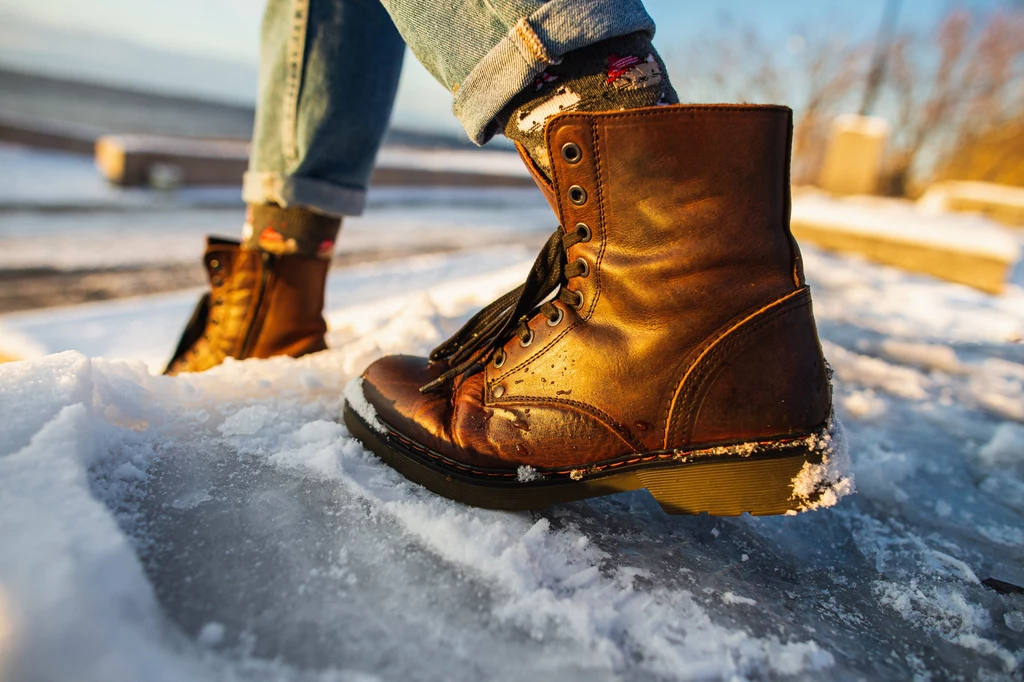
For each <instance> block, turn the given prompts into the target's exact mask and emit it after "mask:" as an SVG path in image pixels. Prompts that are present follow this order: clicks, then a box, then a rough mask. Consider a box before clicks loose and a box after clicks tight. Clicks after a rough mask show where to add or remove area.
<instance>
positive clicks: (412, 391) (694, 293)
mask: <svg viewBox="0 0 1024 682" xmlns="http://www.w3.org/2000/svg"><path fill="white" fill-rule="evenodd" d="M791 131H792V112H791V111H790V110H789V109H788V108H785V107H774V106H724V105H720V106H660V107H651V108H647V109H638V110H632V111H623V112H605V113H578V112H572V113H566V114H562V115H559V116H556V117H554V118H552V119H551V120H550V121H549V123H548V126H547V131H546V142H547V148H548V152H549V155H550V158H551V159H552V167H553V177H554V180H553V182H552V183H548V182H547V181H545V180H544V179H543V178H542V177H541V176H539V175H538V174H537V173H536V172H535V171H536V169H533V170H534V174H535V176H536V179H537V181H538V184H539V185H540V186H541V189H542V190H544V192H545V195H546V196H547V198H548V200H549V202H550V203H551V205H552V207H553V208H554V210H555V212H556V213H557V214H558V217H559V220H560V223H561V225H562V227H561V228H559V230H558V231H557V232H556V233H555V234H554V235H552V238H551V239H550V240H549V241H548V245H547V247H546V248H545V251H544V253H542V254H541V256H540V257H539V258H538V259H537V262H536V263H535V265H534V268H533V271H532V272H531V273H530V276H529V278H528V280H527V282H526V284H524V285H523V286H522V287H520V288H519V289H517V290H515V291H512V292H509V294H506V295H505V296H504V297H502V298H501V299H499V300H498V301H496V302H495V303H493V304H491V306H489V307H488V308H485V309H484V310H483V311H481V312H480V313H479V314H478V315H477V316H475V317H474V318H473V319H471V320H470V321H469V323H467V325H466V326H465V327H464V328H463V329H462V330H461V331H460V332H459V333H457V334H456V335H455V336H454V337H453V338H452V339H450V340H448V341H447V342H446V343H445V344H443V345H441V346H440V347H439V348H437V349H436V350H435V351H434V352H433V354H432V355H431V361H428V360H427V359H426V358H416V357H408V356H391V357H385V358H382V359H380V360H378V361H377V362H375V363H374V364H373V365H371V366H370V367H369V368H368V369H367V370H366V372H365V373H364V374H363V378H362V382H361V387H360V386H359V385H358V384H356V383H353V385H351V386H350V387H349V390H348V392H347V395H348V397H349V401H348V402H349V407H348V408H347V410H346V423H347V424H348V426H349V428H350V430H351V431H352V433H353V434H355V435H356V436H357V437H359V438H360V439H361V440H362V441H363V442H364V443H365V444H366V445H367V446H368V447H369V448H371V449H372V450H373V451H374V452H375V453H376V454H378V455H379V456H380V457H382V458H383V459H384V460H385V461H386V462H388V463H389V464H391V465H392V466H393V467H395V468H396V469H398V470H399V471H400V472H401V473H402V474H404V475H405V476H406V477H408V478H410V479H412V480H414V481H417V482H419V483H421V484H423V485H424V486H426V487H427V488H429V489H431V490H433V491H435V492H437V493H440V494H441V495H444V496H446V497H449V498H452V499H455V500H460V501H463V502H467V503H469V504H473V505H478V506H484V507H492V508H502V509H530V508H537V507H543V506H546V505H548V504H551V503H557V502H564V501H568V500H575V499H580V498H586V497H591V496H595V495H603V494H608V493H613V492H619V491H623V490H633V489H637V488H641V487H643V488H647V489H648V490H649V491H650V492H651V493H653V495H654V496H655V498H656V499H657V500H658V502H660V503H661V505H662V507H663V508H664V509H665V510H666V511H668V512H670V513H697V512H702V511H706V512H710V513H712V514H739V513H741V512H744V511H748V512H751V513H754V514H778V513H786V512H789V511H797V510H801V509H805V508H809V507H812V506H815V504H816V498H817V497H818V496H820V495H821V494H822V492H823V489H825V488H827V486H828V485H829V484H832V483H835V481H834V480H833V481H829V480H820V479H822V478H827V477H825V476H823V475H822V473H823V472H827V471H832V468H831V467H829V466H827V460H828V458H829V457H830V456H831V455H832V443H831V439H830V432H829V426H830V423H831V394H830V385H829V376H828V371H827V369H826V365H825V361H824V359H823V358H822V354H821V347H820V345H819V342H818V336H817V330H816V328H815V324H814V317H813V314H812V312H811V296H810V292H809V291H808V288H807V285H806V284H805V282H804V277H803V272H802V268H801V261H800V252H799V250H798V248H797V245H796V242H795V241H794V240H793V237H792V235H791V234H790V230H789V209H790V192H789V172H788V171H789V154H790V140H791V134H792V133H791ZM523 156H524V160H526V157H525V155H523ZM527 165H530V163H529V161H528V160H527ZM555 291H557V292H558V293H557V295H556V296H555V297H554V299H553V300H550V301H549V302H547V303H544V301H545V300H546V299H547V298H548V297H549V296H550V295H551V294H552V293H554V292H555ZM538 306H539V307H538ZM823 462H825V463H826V466H822V463H823Z"/></svg>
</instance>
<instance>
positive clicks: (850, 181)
mask: <svg viewBox="0 0 1024 682" xmlns="http://www.w3.org/2000/svg"><path fill="white" fill-rule="evenodd" d="M888 139H889V123H888V122H887V121H886V120H885V119H883V118H878V117H877V116H856V115H854V114H846V115H843V116H839V117H838V118H836V120H835V121H834V122H833V124H832V131H831V135H830V137H829V141H828V147H827V149H826V151H825V163H824V165H823V166H822V170H821V177H820V179H819V184H820V186H821V188H822V189H823V190H825V191H826V192H829V193H831V194H839V195H846V194H874V193H876V192H877V191H878V185H879V181H880V179H881V176H882V158H883V156H884V154H885V144H886V142H887V141H888Z"/></svg>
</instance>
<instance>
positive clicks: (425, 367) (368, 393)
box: [363, 355, 451, 447]
mask: <svg viewBox="0 0 1024 682" xmlns="http://www.w3.org/2000/svg"><path fill="white" fill-rule="evenodd" d="M443 371H444V368H443V367H440V366H438V365H437V363H431V362H430V361H429V360H427V359H426V358H421V357H414V356H410V355H387V356H385V357H383V358H380V359H379V360H377V361H376V362H374V363H373V364H372V365H370V366H369V367H367V368H366V371H365V372H363V396H364V397H365V398H366V401H367V402H368V403H369V404H370V405H371V406H372V407H373V409H374V410H375V411H376V412H377V416H378V417H379V418H380V419H381V420H382V421H383V422H385V423H386V424H387V425H389V426H391V427H392V428H393V429H395V430H396V431H399V432H400V433H402V434H403V435H406V436H409V437H411V438H415V439H416V440H419V441H421V442H424V444H428V445H430V446H431V447H435V446H436V445H438V444H439V443H443V442H447V441H448V440H449V439H448V437H447V433H446V428H445V424H446V423H447V422H448V421H449V420H448V419H447V417H448V415H449V412H450V405H451V403H450V401H449V400H448V396H447V395H446V394H445V393H422V392H420V387H421V386H423V385H425V384H427V383H429V382H430V381H432V380H434V379H435V378H436V377H437V376H438V375H440V374H441V372H443Z"/></svg>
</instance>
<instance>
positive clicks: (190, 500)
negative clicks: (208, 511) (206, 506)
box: [171, 490, 213, 510]
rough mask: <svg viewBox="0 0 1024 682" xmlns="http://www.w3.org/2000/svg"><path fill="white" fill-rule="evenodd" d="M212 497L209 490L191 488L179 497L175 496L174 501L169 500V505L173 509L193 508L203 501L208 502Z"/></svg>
mask: <svg viewBox="0 0 1024 682" xmlns="http://www.w3.org/2000/svg"><path fill="white" fill-rule="evenodd" d="M212 499H213V496H212V495H210V491H209V490H192V491H190V492H188V493H185V494H184V495H182V496H181V497H176V498H175V499H174V501H173V502H171V507H172V508H173V509H180V510H185V509H195V508H196V507H198V506H199V505H201V504H202V503H203V502H209V501H210V500H212Z"/></svg>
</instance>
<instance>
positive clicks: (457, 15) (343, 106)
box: [242, 0, 654, 216]
mask: <svg viewBox="0 0 1024 682" xmlns="http://www.w3.org/2000/svg"><path fill="white" fill-rule="evenodd" d="M385 9H386V11H385ZM389 15H390V18H389ZM392 22H393V23H392ZM396 27H397V30H396ZM637 31H645V32H647V33H648V34H650V35H652V36H653V35H654V22H653V21H652V20H651V18H650V16H649V15H648V14H647V11H646V10H645V9H644V7H643V3H642V1H641V0H268V5H267V10H266V15H265V17H264V22H263V44H262V57H261V62H260V87H259V101H258V104H257V109H256V128H255V134H254V138H253V151H252V159H251V161H250V164H249V171H248V172H247V173H246V174H245V180H244V183H243V189H242V194H243V198H244V199H245V200H246V202H248V203H255V204H259V203H268V202H273V203H277V204H279V205H281V206H285V207H287V206H303V207H305V208H309V209H311V210H314V211H317V212H319V213H324V214H328V215H339V216H340V215H358V214H359V213H361V212H362V209H363V206H364V204H365V197H366V187H367V184H368V183H369V178H370V173H371V172H372V170H373V162H374V159H375V158H376V154H377V149H378V147H379V146H380V141H381V139H382V137H383V135H384V131H385V129H386V128H387V123H388V119H389V117H390V115H391V107H392V104H393V101H394V96H395V90H396V88H397V87H398V77H399V74H400V72H401V65H402V56H403V50H404V45H403V39H404V41H405V43H407V44H408V45H409V47H410V49H411V50H412V51H413V53H414V54H415V55H416V57H417V58H418V59H419V60H420V62H421V63H422V64H423V65H424V66H425V67H426V69H427V70H428V71H429V72H430V73H431V74H432V75H433V76H434V78H436V79H437V80H438V81H439V82H440V83H441V84H442V85H444V86H445V87H446V88H448V90H449V91H450V92H451V93H452V95H453V99H452V111H453V112H454V113H455V115H456V116H457V117H458V119H459V120H460V121H461V122H462V124H463V126H464V127H465V129H466V132H467V133H468V134H469V137H470V138H471V139H472V140H474V141H475V142H476V143H477V144H483V143H485V142H487V140H489V139H490V138H491V137H493V136H494V135H495V134H496V133H497V132H498V131H499V125H498V123H497V122H496V121H495V117H496V116H497V115H498V113H499V112H500V111H501V110H502V109H503V108H504V107H505V106H506V105H507V104H508V103H509V102H510V101H511V100H512V98H513V97H515V95H516V94H518V93H519V92H520V91H522V89H523V88H525V87H526V86H527V85H529V84H530V83H531V82H532V81H533V79H534V78H536V76H537V75H538V74H539V73H540V72H541V71H543V70H544V69H545V68H546V67H547V66H549V65H550V64H557V63H558V62H559V61H561V58H562V56H563V55H565V54H566V53H567V52H571V51H572V50H576V49H579V48H581V47H586V46H588V45H592V44H594V43H597V42H600V41H602V40H606V39H608V38H614V37H617V36H621V35H627V34H630V33H634V32H637Z"/></svg>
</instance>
